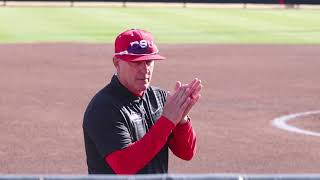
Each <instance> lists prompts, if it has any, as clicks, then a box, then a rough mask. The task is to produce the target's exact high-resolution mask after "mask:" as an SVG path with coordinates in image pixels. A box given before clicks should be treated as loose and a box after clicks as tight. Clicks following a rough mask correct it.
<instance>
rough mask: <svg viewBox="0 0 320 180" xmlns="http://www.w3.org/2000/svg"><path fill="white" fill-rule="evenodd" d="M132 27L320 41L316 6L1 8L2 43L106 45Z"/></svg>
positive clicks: (171, 38)
mask: <svg viewBox="0 0 320 180" xmlns="http://www.w3.org/2000/svg"><path fill="white" fill-rule="evenodd" d="M133 27H136V28H143V29H147V30H149V31H151V32H153V34H154V35H155V36H156V39H157V41H158V42H161V43H273V44H274V43H285V44H319V43H320V12H319V11H316V10H302V9H300V10H284V9H282V10H281V9H278V10H275V9H267V10H253V9H210V8H208V9H203V8H198V9H197V8H39V7H35V8H31V7H30V8H27V7H2V8H0V43H8V42H10V43H12V42H107V43H109V42H113V39H114V38H115V36H116V35H117V34H118V33H119V32H121V31H123V30H125V29H128V28H133Z"/></svg>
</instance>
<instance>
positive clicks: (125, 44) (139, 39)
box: [113, 29, 165, 61]
mask: <svg viewBox="0 0 320 180" xmlns="http://www.w3.org/2000/svg"><path fill="white" fill-rule="evenodd" d="M158 53H159V50H158V48H157V46H156V44H155V42H154V38H153V36H152V34H151V33H150V32H148V31H145V30H141V29H130V30H127V31H124V32H122V33H120V34H119V35H118V36H117V38H116V40H115V42H114V56H113V57H114V58H118V59H121V60H124V61H148V60H163V59H165V57H163V56H160V55H159V54H158Z"/></svg>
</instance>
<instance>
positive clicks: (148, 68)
mask: <svg viewBox="0 0 320 180" xmlns="http://www.w3.org/2000/svg"><path fill="white" fill-rule="evenodd" d="M114 65H115V66H116V68H117V74H118V78H119V80H120V82H121V84H122V85H124V86H125V87H126V88H128V90H129V91H131V92H132V93H134V94H140V95H141V94H142V92H143V91H144V90H146V89H147V88H148V87H149V85H150V82H151V77H152V72H153V67H154V61H153V60H148V61H137V62H126V61H122V60H119V59H114Z"/></svg>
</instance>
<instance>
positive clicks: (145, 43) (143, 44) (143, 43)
mask: <svg viewBox="0 0 320 180" xmlns="http://www.w3.org/2000/svg"><path fill="white" fill-rule="evenodd" d="M135 44H138V45H139V46H140V47H141V48H146V47H148V46H149V47H152V46H153V41H149V40H148V41H147V40H144V39H143V40H140V41H133V42H131V43H130V46H133V45H135Z"/></svg>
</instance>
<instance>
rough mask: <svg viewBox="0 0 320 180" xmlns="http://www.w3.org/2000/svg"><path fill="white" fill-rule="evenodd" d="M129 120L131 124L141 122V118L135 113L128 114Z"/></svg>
mask: <svg viewBox="0 0 320 180" xmlns="http://www.w3.org/2000/svg"><path fill="white" fill-rule="evenodd" d="M129 118H130V120H131V121H133V122H141V121H142V117H141V116H140V115H139V114H137V113H133V114H130V116H129Z"/></svg>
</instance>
